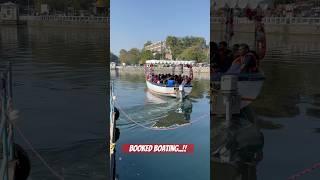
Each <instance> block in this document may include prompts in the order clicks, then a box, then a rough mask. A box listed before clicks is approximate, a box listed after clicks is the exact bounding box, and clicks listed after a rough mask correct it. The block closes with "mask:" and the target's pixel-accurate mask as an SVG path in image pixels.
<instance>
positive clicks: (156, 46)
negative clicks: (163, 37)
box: [144, 41, 172, 60]
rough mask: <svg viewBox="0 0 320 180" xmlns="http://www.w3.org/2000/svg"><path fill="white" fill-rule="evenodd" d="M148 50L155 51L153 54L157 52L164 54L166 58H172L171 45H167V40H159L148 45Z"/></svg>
mask: <svg viewBox="0 0 320 180" xmlns="http://www.w3.org/2000/svg"><path fill="white" fill-rule="evenodd" d="M144 48H145V49H146V50H149V51H151V52H152V53H153V55H156V54H164V59H168V60H172V53H171V50H170V48H169V47H167V45H166V41H158V42H155V43H152V44H150V45H148V46H146V47H144Z"/></svg>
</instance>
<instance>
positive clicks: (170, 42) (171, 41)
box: [166, 36, 183, 59]
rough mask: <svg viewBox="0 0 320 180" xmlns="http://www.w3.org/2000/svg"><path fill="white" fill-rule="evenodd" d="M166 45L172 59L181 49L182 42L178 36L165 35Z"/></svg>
mask: <svg viewBox="0 0 320 180" xmlns="http://www.w3.org/2000/svg"><path fill="white" fill-rule="evenodd" d="M166 46H167V47H169V48H170V50H171V53H172V58H173V59H176V58H177V57H178V55H179V54H180V53H181V52H182V49H183V48H182V42H181V41H180V40H179V38H177V37H174V36H168V37H167V39H166Z"/></svg>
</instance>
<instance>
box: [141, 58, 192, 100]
mask: <svg viewBox="0 0 320 180" xmlns="http://www.w3.org/2000/svg"><path fill="white" fill-rule="evenodd" d="M194 63H195V61H172V60H170V61H168V60H148V61H147V62H146V64H145V75H146V84H147V87H148V89H149V90H150V91H151V92H152V93H155V94H159V95H162V96H169V97H182V98H184V97H186V96H188V95H189V94H190V93H191V91H192V84H191V80H192V79H193V71H192V65H193V64H194ZM156 64H163V65H165V64H167V65H173V68H175V67H176V66H180V67H181V68H182V69H183V67H185V66H186V67H188V68H189V76H188V78H190V82H189V83H188V84H175V85H172V86H170V85H168V84H163V83H155V82H152V80H150V79H152V76H153V71H154V70H153V68H154V65H156ZM172 75H174V74H172Z"/></svg>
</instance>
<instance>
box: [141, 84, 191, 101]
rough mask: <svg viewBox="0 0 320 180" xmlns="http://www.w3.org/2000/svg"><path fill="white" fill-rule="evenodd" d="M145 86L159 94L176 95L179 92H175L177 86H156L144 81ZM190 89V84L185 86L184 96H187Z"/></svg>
mask: <svg viewBox="0 0 320 180" xmlns="http://www.w3.org/2000/svg"><path fill="white" fill-rule="evenodd" d="M146 83H147V87H148V89H149V90H150V92H152V93H155V94H159V95H162V96H168V97H177V96H179V93H177V89H179V87H165V86H158V85H156V84H153V83H151V82H149V81H146ZM191 91H192V86H185V87H184V92H185V96H188V95H189V94H190V93H191Z"/></svg>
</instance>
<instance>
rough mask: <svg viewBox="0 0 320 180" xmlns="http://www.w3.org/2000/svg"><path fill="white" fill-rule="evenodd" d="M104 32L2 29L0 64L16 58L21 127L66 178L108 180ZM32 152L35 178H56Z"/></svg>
mask: <svg viewBox="0 0 320 180" xmlns="http://www.w3.org/2000/svg"><path fill="white" fill-rule="evenodd" d="M106 41H107V37H106V33H105V32H104V31H103V30H80V29H55V28H43V29H38V28H27V27H19V28H16V27H4V26H1V27H0V64H4V63H5V62H6V61H11V62H12V65H13V80H14V106H15V108H17V109H18V110H19V111H20V113H19V116H20V118H19V119H18V122H17V126H19V127H20V129H21V130H22V131H23V133H24V135H25V136H26V137H27V138H28V139H29V140H30V142H31V143H32V144H33V145H34V147H35V148H36V149H37V150H38V151H39V152H40V154H41V155H42V156H43V157H44V159H46V160H47V161H48V163H49V164H50V165H51V166H52V167H53V169H54V170H55V171H57V172H58V173H60V174H62V175H63V176H64V177H65V178H66V179H77V180H78V179H106V177H107V176H106V175H107V174H106V169H107V168H106V164H107V162H106V155H105V137H106V127H107V121H106V115H105V114H106V110H105V109H106V105H105V102H106V101H105V94H106V88H105V85H106V52H107V50H106V49H107V47H106V44H107V42H106ZM15 138H16V142H17V143H19V144H21V145H22V146H23V147H24V149H26V150H27V151H28V154H29V156H30V159H31V162H32V172H31V176H30V179H32V180H37V179H39V180H40V179H41V180H42V179H56V178H55V177H54V176H53V175H52V174H51V173H50V171H48V169H47V168H46V167H44V165H43V164H42V163H41V162H40V161H39V160H38V158H37V157H35V156H34V155H33V154H32V153H31V151H30V150H29V148H28V146H27V145H26V144H25V143H24V142H23V141H22V139H21V137H20V136H19V135H18V134H16V136H15Z"/></svg>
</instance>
